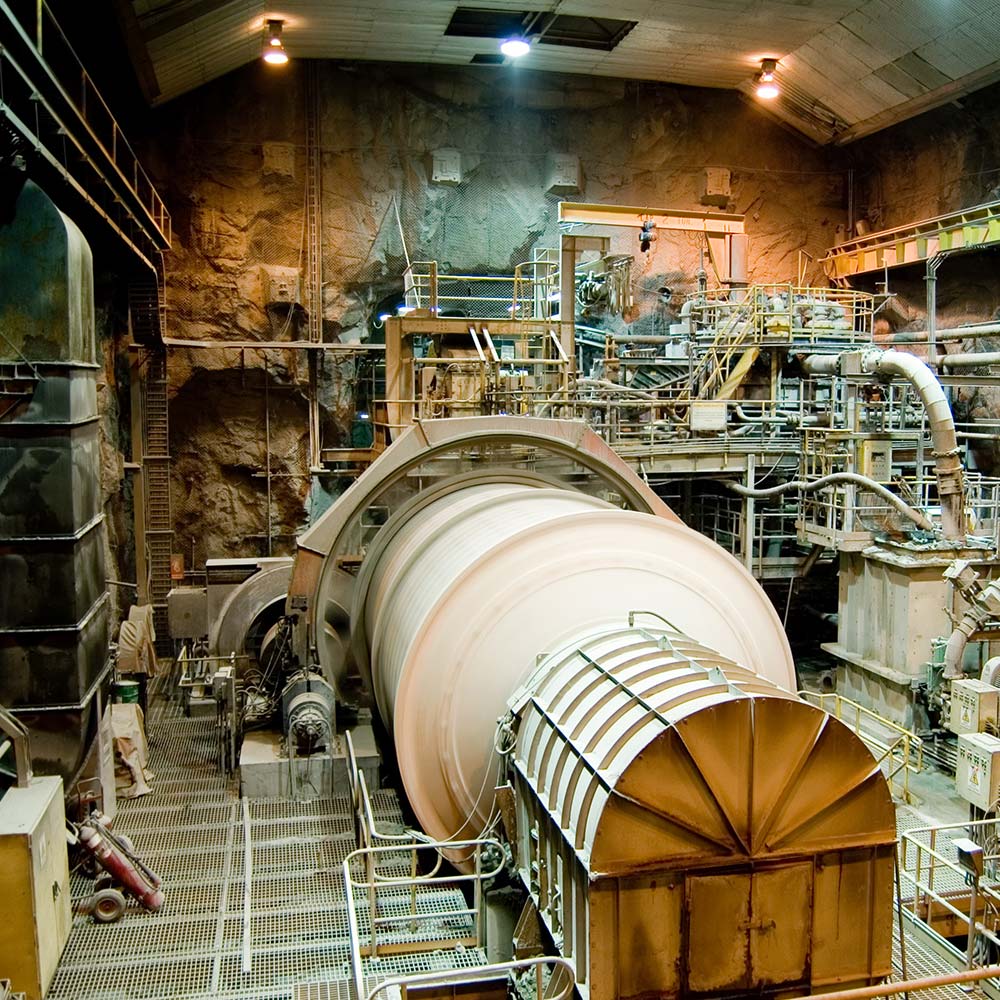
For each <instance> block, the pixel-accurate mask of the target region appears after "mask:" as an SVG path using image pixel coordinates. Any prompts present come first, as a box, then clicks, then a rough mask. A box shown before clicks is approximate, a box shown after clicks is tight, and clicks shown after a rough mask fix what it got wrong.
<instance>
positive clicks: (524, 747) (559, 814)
mask: <svg viewBox="0 0 1000 1000" xmlns="http://www.w3.org/2000/svg"><path fill="white" fill-rule="evenodd" d="M295 608H298V609H299V611H300V612H305V614H304V619H305V622H306V624H307V626H308V628H307V632H306V634H307V637H308V641H307V645H308V650H307V651H308V653H309V654H310V655H315V656H316V658H318V660H319V662H320V664H321V665H322V667H323V669H324V671H325V672H326V673H327V674H328V675H330V676H332V677H338V676H344V675H345V674H346V673H347V672H348V671H349V670H350V669H351V668H356V669H357V671H358V673H359V674H360V675H361V677H362V678H363V679H364V681H365V682H366V684H367V687H368V689H369V690H370V692H371V694H372V697H373V699H374V702H375V706H376V707H377V710H378V713H379V716H380V717H381V719H382V721H383V723H384V724H385V726H386V728H387V729H388V731H389V732H390V733H391V735H392V739H393V741H394V744H395V751H396V758H397V762H398V765H399V770H400V774H401V777H402V781H403V785H404V788H405V791H406V794H407V797H408V798H409V800H410V804H411V806H412V807H413V810H414V812H415V814H416V816H417V818H418V820H419V823H420V826H421V827H422V828H423V830H424V831H425V832H426V833H427V834H429V835H430V836H431V837H432V838H434V839H435V840H440V841H448V840H457V839H465V838H471V837H476V836H478V835H479V834H480V833H482V832H483V831H484V830H486V829H489V830H490V831H491V832H492V830H493V829H494V827H493V823H494V821H496V819H497V816H498V811H497V803H496V802H495V797H496V792H495V789H496V788H497V786H498V785H504V786H505V788H506V791H505V793H504V800H505V801H506V803H507V806H508V808H506V809H504V810H503V826H504V830H505V833H506V836H507V837H508V840H509V843H510V848H511V859H512V860H511V865H512V868H513V870H515V871H516V872H517V874H518V877H519V880H520V882H521V884H522V885H523V888H524V889H525V892H526V895H527V896H528V897H530V899H531V900H532V901H533V903H534V906H535V908H536V911H537V913H538V915H539V917H540V919H541V920H542V922H543V923H544V924H545V926H546V928H547V930H548V934H549V937H550V938H551V941H552V942H553V944H554V946H555V947H556V949H558V950H559V951H560V952H561V953H562V954H563V955H564V956H565V957H566V958H567V959H569V960H570V961H571V963H572V965H573V969H574V973H575V977H576V981H575V992H576V994H577V995H579V996H580V997H581V998H582V1000H590V998H593V1000H636V998H638V997H652V996H656V997H663V998H668V1000H688V998H691V1000H695V998H699V997H705V996H713V995H746V994H754V995H769V994H772V993H773V994H778V993H781V994H782V995H799V994H801V993H803V992H805V993H808V992H810V990H817V989H819V990H822V989H823V988H825V987H830V988H838V987H840V988H843V987H845V986H848V985H862V984H868V983H872V982H878V981H880V980H881V979H882V978H884V977H885V976H886V975H887V974H888V972H889V971H890V970H891V939H890V933H889V932H890V930H891V926H892V921H891V919H890V918H889V912H890V905H891V901H892V876H893V850H894V843H895V816H894V810H893V806H892V802H891V799H890V797H889V793H888V789H887V787H886V783H885V780H884V778H883V776H882V774H881V772H880V771H879V768H878V765H877V763H876V762H875V760H874V758H873V757H872V756H871V754H870V753H869V751H868V750H867V749H866V747H865V746H864V744H863V743H862V742H861V740H860V739H858V737H856V736H855V735H854V734H853V733H852V732H850V731H849V730H848V729H847V728H846V727H844V726H843V725H841V724H840V723H839V722H837V721H836V720H835V719H832V718H831V717H830V716H828V715H826V714H825V713H824V712H822V711H820V710H819V709H818V708H816V707H815V706H812V705H809V704H807V703H805V702H804V701H802V700H800V699H799V698H798V697H797V696H796V695H795V694H794V693H793V692H794V671H793V664H792V658H791V654H790V651H789V648H788V644H787V641H786V639H785V634H784V630H783V629H782V627H781V623H780V622H779V620H778V617H777V615H776V614H775V611H774V609H773V608H772V606H771V603H770V601H769V600H768V599H767V597H766V595H765V594H764V592H763V590H762V589H761V588H760V587H759V586H758V585H757V583H756V581H755V580H754V579H753V577H752V576H751V575H750V574H749V573H748V572H747V571H746V569H745V568H744V567H743V566H742V565H741V564H739V563H738V562H736V560H734V559H733V558H732V557H731V556H730V555H729V554H728V553H726V552H724V551H723V550H722V549H721V548H720V547H719V546H718V545H716V544H715V543H714V542H711V541H709V540H708V539H707V538H705V537H704V536H702V535H699V534H697V533H696V532H694V531H691V530H690V529H689V528H687V527H685V526H684V525H683V524H681V523H680V522H679V521H678V520H677V518H676V517H674V516H673V515H672V514H671V513H670V511H669V510H668V509H667V508H666V507H664V506H663V504H662V503H661V502H660V501H658V500H657V498H656V497H655V496H654V495H653V494H652V493H651V491H650V490H649V489H648V488H647V487H646V486H645V485H644V484H643V483H641V482H640V481H639V480H638V479H637V478H636V477H635V476H634V474H632V473H631V472H630V470H628V469H627V468H626V467H624V465H623V463H622V462H621V461H620V460H619V459H618V458H617V457H616V456H614V455H613V454H612V453H611V452H610V451H609V450H608V449H607V448H606V447H605V446H604V445H603V443H602V442H600V441H599V440H598V439H597V438H596V437H595V436H594V435H593V434H591V433H590V432H589V431H586V430H585V429H584V428H582V427H580V425H575V424H565V423H559V422H557V421H534V420H529V419H526V418H518V419H513V420H511V419H504V420H500V419H494V418H477V419H465V420H454V421H452V420H444V421H434V422H432V423H431V424H429V425H422V426H419V427H415V428H413V429H412V430H411V431H409V432H407V433H406V434H404V435H403V436H402V438H401V439H400V441H399V442H397V443H396V444H395V445H393V447H392V448H390V449H389V450H388V451H387V452H386V453H385V454H384V455H383V456H382V457H381V458H380V459H379V460H378V461H377V462H375V463H374V464H373V465H372V467H371V468H370V469H369V470H368V472H366V473H365V475H364V476H362V477H361V479H360V480H359V481H358V483H357V484H356V485H355V487H353V488H352V490H350V491H348V493H347V494H346V495H345V496H344V497H343V498H341V500H340V501H338V503H337V505H335V507H334V508H332V509H331V511H330V512H329V514H328V515H327V517H325V518H324V519H323V520H321V521H320V522H318V523H317V525H316V527H315V528H314V529H313V530H312V531H311V532H310V533H309V534H307V535H306V536H305V537H304V538H303V539H301V540H300V550H299V556H298V558H297V560H296V567H295V571H294V573H293V578H292V591H291V594H290V596H289V609H290V610H292V609H295ZM511 805H512V806H513V808H512V809H511V808H509V807H510V806H511ZM448 856H449V857H450V858H451V859H452V860H453V861H454V863H455V864H456V865H457V866H458V867H460V868H462V867H463V866H467V865H468V858H467V856H466V855H465V854H462V853H459V855H456V854H455V852H448Z"/></svg>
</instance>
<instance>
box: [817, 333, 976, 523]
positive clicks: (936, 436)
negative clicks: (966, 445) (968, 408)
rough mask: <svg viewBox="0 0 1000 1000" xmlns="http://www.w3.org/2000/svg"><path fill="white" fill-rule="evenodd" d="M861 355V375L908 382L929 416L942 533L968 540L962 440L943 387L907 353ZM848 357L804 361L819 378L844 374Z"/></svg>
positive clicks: (924, 366)
mask: <svg viewBox="0 0 1000 1000" xmlns="http://www.w3.org/2000/svg"><path fill="white" fill-rule="evenodd" d="M858 353H860V362H861V371H863V372H868V373H870V374H872V375H882V376H884V377H888V378H904V379H906V380H907V381H908V382H909V383H910V384H911V385H912V386H913V388H914V390H915V391H916V393H917V395H918V396H919V397H920V401H921V402H922V403H923V405H924V409H925V410H926V412H927V421H928V423H929V424H930V428H931V441H932V443H933V446H934V469H935V473H936V475H937V483H938V497H939V499H940V501H941V530H942V533H943V534H944V537H945V538H950V539H960V538H964V537H965V524H964V521H965V509H964V485H963V480H962V463H961V460H960V459H959V457H958V456H959V451H958V439H957V438H956V436H955V421H954V418H953V417H952V413H951V407H950V406H949V405H948V400H947V399H946V398H945V394H944V390H943V389H942V388H941V383H940V382H939V381H938V380H937V377H936V376H935V374H934V372H933V371H932V370H931V368H930V367H929V366H928V365H927V364H925V363H924V362H923V361H921V360H920V358H918V357H916V356H915V355H913V354H908V353H907V352H906V351H879V350H868V351H861V352H848V354H850V355H852V356H857V354H858ZM848 354H840V355H810V356H809V357H807V358H806V359H805V361H804V366H805V369H806V371H809V372H812V373H813V374H817V375H832V374H835V373H836V372H839V371H841V370H842V368H841V365H842V362H843V359H844V358H845V357H847V356H848Z"/></svg>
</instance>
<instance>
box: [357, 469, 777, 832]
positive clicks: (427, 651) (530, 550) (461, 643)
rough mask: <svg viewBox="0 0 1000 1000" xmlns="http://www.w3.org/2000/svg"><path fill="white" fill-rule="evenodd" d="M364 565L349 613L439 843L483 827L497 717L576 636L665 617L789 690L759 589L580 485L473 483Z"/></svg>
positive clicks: (494, 766) (405, 769)
mask: <svg viewBox="0 0 1000 1000" xmlns="http://www.w3.org/2000/svg"><path fill="white" fill-rule="evenodd" d="M372 558H373V559H374V560H375V561H374V563H373V566H372V569H371V572H370V574H369V575H367V586H364V585H362V590H361V592H359V594H358V595H357V597H356V604H355V607H357V608H359V609H363V621H364V629H365V636H366V639H367V644H368V649H369V650H370V660H371V667H372V687H373V690H374V695H375V699H376V702H377V705H378V709H379V712H380V714H381V717H382V719H383V721H384V722H385V724H386V726H387V728H388V729H389V730H390V731H391V733H392V737H393V739H394V741H395V746H396V756H397V760H398V762H399V767H400V773H401V777H402V780H403V783H404V786H405V788H406V791H407V795H408V797H409V800H410V803H411V805H412V806H413V809H414V811H415V813H416V815H417V818H418V819H419V821H420V826H421V827H422V829H423V830H424V831H425V832H426V833H427V834H428V835H429V836H431V837H432V838H434V839H437V840H446V839H449V838H452V837H456V836H457V837H468V836H475V835H478V834H479V833H480V832H481V831H482V830H483V829H484V827H485V825H486V824H487V822H488V820H489V815H488V814H489V812H490V810H491V807H492V802H493V788H494V782H495V780H496V777H497V773H498V764H499V757H498V755H497V754H496V753H495V750H494V738H495V732H496V727H497V721H498V719H499V718H500V717H501V716H503V714H504V713H505V712H506V710H507V705H508V702H509V701H510V699H511V698H512V696H513V695H514V693H515V691H517V689H518V688H519V686H520V685H521V684H523V683H524V682H525V681H526V679H527V678H528V676H529V675H530V674H531V673H532V671H533V670H534V668H535V665H536V662H537V657H538V656H539V655H541V654H544V653H546V652H550V651H552V650H554V649H556V648H558V647H559V645H560V643H561V642H564V641H565V640H566V639H568V638H569V637H571V636H573V635H575V634H579V632H580V631H581V629H582V628H584V627H590V626H594V625H598V624H602V623H614V622H618V623H620V622H621V621H623V620H625V618H626V617H627V616H628V614H629V612H632V611H636V610H639V609H643V608H655V609H660V610H661V611H662V613H663V614H664V615H666V616H667V617H669V619H670V623H671V624H672V625H673V626H674V627H675V628H676V629H678V630H680V631H682V632H684V633H685V634H687V635H689V636H691V637H692V639H695V640H698V641H700V642H704V643H706V644H707V645H710V646H711V647H712V648H713V649H716V650H718V652H720V653H722V654H723V655H725V656H728V657H729V658H731V659H733V660H736V661H737V662H739V663H741V664H744V665H745V666H747V667H749V668H751V669H752V670H755V671H756V672H757V673H759V674H761V675H762V676H763V677H765V678H767V679H768V680H771V681H773V682H774V683H776V684H778V685H780V686H781V687H784V688H786V689H788V690H794V688H793V685H794V671H793V666H792V658H791V653H790V651H789V648H788V643H787V640H786V638H785V634H784V631H783V629H782V627H781V622H780V620H779V619H778V616H777V614H776V613H775V610H774V608H773V607H772V605H771V603H770V601H769V600H768V599H767V597H766V595H765V594H764V592H763V590H762V589H761V588H760V587H759V586H758V584H757V583H756V581H755V580H754V579H753V577H752V576H751V575H750V574H749V573H748V572H747V570H746V569H745V568H744V567H743V566H742V565H741V564H740V563H738V562H737V561H736V560H735V559H733V557H732V556H730V555H729V554H728V553H727V552H725V551H724V550H723V549H721V548H720V547H719V546H718V545H716V544H715V543H714V542H711V541H709V540H708V539H707V538H705V537H704V536H702V535H700V534H698V533H697V532H695V531H692V530H691V529H690V528H687V527H685V526H684V525H682V524H680V523H679V522H676V521H672V520H668V519H666V518H661V517H655V516H652V515H649V514H640V513H636V512H634V511H625V510H622V509H620V508H618V507H614V506H611V505H610V504H608V503H605V502H604V501H602V500H599V499H596V498H594V497H591V496H588V495H585V494H583V493H579V492H576V491H574V490H566V489H557V488H551V489H549V488H543V487H534V486H525V485H520V484H512V483H499V484H498V483H492V484H480V485H475V486H464V487H462V488H457V489H456V490H455V491H454V492H452V493H449V494H446V495H443V496H441V497H440V498H438V499H436V500H433V501H431V502H429V503H428V505H427V506H425V507H423V508H422V509H419V510H417V511H415V512H414V514H413V515H412V516H411V517H410V518H409V520H407V521H405V522H401V523H400V525H399V527H398V529H397V530H396V531H395V533H394V534H392V535H391V536H390V537H389V538H388V540H387V542H386V544H385V546H384V548H383V549H382V550H380V551H379V550H377V551H375V552H373V553H372ZM352 617H353V616H352Z"/></svg>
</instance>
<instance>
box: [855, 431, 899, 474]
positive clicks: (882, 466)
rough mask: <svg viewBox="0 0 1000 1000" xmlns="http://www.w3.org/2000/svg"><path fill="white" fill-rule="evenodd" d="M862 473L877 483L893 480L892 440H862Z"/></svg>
mask: <svg viewBox="0 0 1000 1000" xmlns="http://www.w3.org/2000/svg"><path fill="white" fill-rule="evenodd" d="M861 474H862V475H863V476H867V477H868V478H869V479H874V480H875V482H876V483H890V482H892V441H891V440H889V439H888V438H872V439H869V440H867V441H862V442H861Z"/></svg>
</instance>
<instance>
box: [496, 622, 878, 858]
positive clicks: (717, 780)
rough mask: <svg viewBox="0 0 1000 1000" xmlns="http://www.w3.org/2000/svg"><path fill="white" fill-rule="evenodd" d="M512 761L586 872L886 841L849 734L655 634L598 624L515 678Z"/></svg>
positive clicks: (683, 643) (858, 749)
mask: <svg viewBox="0 0 1000 1000" xmlns="http://www.w3.org/2000/svg"><path fill="white" fill-rule="evenodd" d="M516 714H517V715H518V717H519V724H518V735H517V745H516V749H515V751H514V763H515V766H516V768H517V770H518V771H519V772H520V774H521V776H522V777H523V778H524V779H525V780H526V781H527V782H528V783H529V784H530V785H531V787H532V788H533V790H534V792H535V794H536V795H537V796H538V797H539V799H540V801H541V802H542V804H543V805H544V806H545V807H546V808H547V809H548V810H549V812H550V814H551V815H552V817H553V818H554V819H556V820H557V821H558V824H559V827H560V829H561V830H562V832H563V836H564V837H565V838H566V840H567V842H568V843H569V844H570V845H571V846H572V848H573V849H574V851H575V852H576V853H577V855H578V856H579V857H580V859H581V861H582V863H583V864H584V865H585V867H586V868H587V870H588V871H589V872H590V873H591V874H614V873H616V872H633V871H635V870H637V869H642V868H644V867H647V866H649V867H652V866H654V865H660V866H662V865H669V864H672V863H674V862H679V861H683V862H684V863H685V864H692V863H711V862H713V861H716V862H722V861H728V860H729V859H740V860H746V859H748V858H749V859H760V858H778V857H782V856H793V855H800V854H803V853H813V852H815V851H819V850H823V849H827V848H830V849H833V848H837V849H842V848H844V847H849V846H861V845H871V844H885V843H891V842H892V841H893V840H894V839H895V826H894V824H895V818H894V810H893V807H892V802H891V799H890V797H889V793H888V789H887V787H886V783H885V780H884V778H883V776H882V774H881V772H880V770H879V768H878V766H877V765H876V762H875V760H874V758H873V757H872V755H871V754H870V753H869V751H868V750H867V749H866V748H865V746H864V744H863V743H862V742H861V741H860V740H858V739H857V738H856V737H855V736H854V735H853V734H852V733H851V732H850V730H848V729H847V728H846V727H845V726H843V725H842V724H841V723H839V722H838V721H836V720H834V719H832V718H831V717H830V716H828V715H826V714H825V713H824V712H822V711H820V710H818V709H816V708H814V707H813V706H810V705H807V704H806V703H805V702H803V701H801V700H800V699H799V698H797V697H796V696H795V695H794V694H791V693H790V692H788V691H784V690H782V689H781V688H778V687H777V686H776V685H774V684H772V683H771V682H769V681H767V680H764V679H763V678H761V677H759V676H758V675H756V674H755V673H754V672H753V671H751V670H748V669H746V668H745V667H741V666H739V665H738V664H736V663H734V662H732V661H731V660H728V659H727V658H726V657H724V656H721V655H720V654H718V653H715V652H714V651H712V650H711V649H708V648H707V647H705V646H703V645H701V644H699V643H697V642H695V641H693V640H691V639H689V638H687V637H686V636H684V635H682V634H679V633H676V632H672V631H670V630H666V629H663V628H660V627H658V628H655V629H641V630H640V629H638V628H629V627H612V628H608V627H605V628H597V629H595V630H593V631H592V632H591V633H590V634H588V635H586V636H584V637H581V639H580V640H579V641H576V642H573V643H570V644H569V645H567V646H566V647H565V648H564V649H562V650H561V651H560V652H558V653H556V654H553V655H552V656H550V657H548V658H547V659H546V660H545V661H544V662H543V663H542V664H541V666H540V667H539V669H538V671H537V672H536V673H535V674H534V675H533V677H532V678H531V679H530V680H529V681H528V682H527V683H526V685H525V688H524V693H523V695H522V698H521V703H520V705H519V706H518V707H517V709H516Z"/></svg>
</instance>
